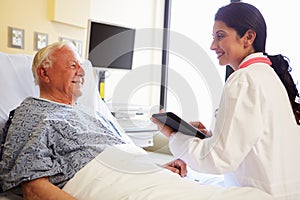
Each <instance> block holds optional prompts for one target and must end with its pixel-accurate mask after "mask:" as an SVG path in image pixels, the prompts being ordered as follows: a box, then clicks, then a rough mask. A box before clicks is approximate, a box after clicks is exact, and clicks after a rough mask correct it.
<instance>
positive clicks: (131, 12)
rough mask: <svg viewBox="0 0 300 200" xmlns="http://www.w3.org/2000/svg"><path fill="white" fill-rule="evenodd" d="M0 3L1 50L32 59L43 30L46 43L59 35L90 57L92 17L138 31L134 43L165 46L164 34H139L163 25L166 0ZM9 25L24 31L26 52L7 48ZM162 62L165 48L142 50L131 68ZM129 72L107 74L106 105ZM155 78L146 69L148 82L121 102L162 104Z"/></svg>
mask: <svg viewBox="0 0 300 200" xmlns="http://www.w3.org/2000/svg"><path fill="white" fill-rule="evenodd" d="M0 5H1V7H0V19H1V24H0V51H1V52H6V53H26V54H31V55H33V54H34V53H35V52H36V51H35V50H34V32H41V33H47V34H48V43H52V42H55V41H58V40H59V38H60V37H64V38H69V39H72V40H79V41H82V57H83V58H86V41H87V21H88V18H91V19H95V20H99V21H103V22H108V23H114V24H118V25H121V26H129V27H133V28H136V29H137V34H136V36H137V38H136V41H140V42H141V41H144V40H149V41H150V42H153V43H158V45H160V43H161V35H159V36H156V35H155V34H149V35H147V36H146V37H144V36H143V35H141V34H139V32H140V31H139V30H142V29H144V28H162V27H163V5H164V1H163V0H142V1H141V0H125V1H124V0H22V1H20V0H0ZM16 5H17V6H16ZM9 26H10V27H14V28H19V29H24V31H25V43H24V49H18V48H11V47H8V27H9ZM148 32H149V31H148ZM150 46H151V45H150ZM160 63H161V49H158V50H153V49H149V48H148V49H142V48H141V49H139V50H137V51H136V52H135V55H134V59H133V68H134V69H137V68H138V67H139V66H145V65H148V66H151V65H160ZM128 73H129V72H128V71H126V72H124V71H111V72H109V74H110V77H109V78H108V79H107V80H106V83H107V84H106V89H105V91H106V93H107V94H106V97H107V98H106V100H107V101H108V102H109V101H110V100H111V99H112V97H113V96H114V94H115V89H116V87H118V84H119V85H120V84H122V80H123V81H124V78H126V77H128V76H126V75H129V74H133V73H134V72H133V71H131V72H130V73H129V74H128ZM157 77H160V72H159V73H158V72H153V70H152V71H151V70H150V71H147V74H145V77H144V83H147V84H144V85H138V86H134V87H136V88H135V89H134V91H130V92H128V93H130V94H128V95H129V96H130V97H129V99H128V98H127V96H126V97H125V98H121V99H120V100H117V101H122V102H125V103H135V104H146V105H158V104H159V89H160V88H159V86H156V87H155V86H154V85H155V84H154V85H153V84H152V82H153V81H152V80H153V79H157ZM128 84H129V83H128ZM132 84H135V83H134V82H133V83H132ZM156 85H158V84H156Z"/></svg>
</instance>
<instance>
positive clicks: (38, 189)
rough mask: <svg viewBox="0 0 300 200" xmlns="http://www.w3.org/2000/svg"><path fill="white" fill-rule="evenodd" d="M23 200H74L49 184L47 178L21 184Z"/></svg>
mask: <svg viewBox="0 0 300 200" xmlns="http://www.w3.org/2000/svg"><path fill="white" fill-rule="evenodd" d="M22 188H23V199H24V200H40V199H41V200H54V199H59V200H76V199H75V198H74V197H72V196H71V195H70V194H68V193H66V192H65V191H63V190H61V189H60V188H58V187H57V186H55V185H53V184H52V183H50V182H49V180H48V178H47V177H43V178H38V179H35V180H32V181H26V182H23V183H22Z"/></svg>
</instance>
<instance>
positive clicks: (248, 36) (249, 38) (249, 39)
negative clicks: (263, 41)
mask: <svg viewBox="0 0 300 200" xmlns="http://www.w3.org/2000/svg"><path fill="white" fill-rule="evenodd" d="M255 38H256V32H255V31H254V30H252V29H249V30H248V31H246V33H245V34H244V36H243V39H244V47H245V48H247V47H249V46H251V45H252V44H253V42H254V40H255Z"/></svg>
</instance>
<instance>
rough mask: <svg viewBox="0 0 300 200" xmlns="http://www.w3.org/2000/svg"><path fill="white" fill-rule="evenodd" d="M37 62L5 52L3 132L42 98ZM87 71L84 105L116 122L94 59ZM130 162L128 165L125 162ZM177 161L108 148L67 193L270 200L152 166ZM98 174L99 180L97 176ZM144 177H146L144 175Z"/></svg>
mask: <svg viewBox="0 0 300 200" xmlns="http://www.w3.org/2000/svg"><path fill="white" fill-rule="evenodd" d="M32 59H33V57H32V56H30V55H25V54H7V53H2V52H0V76H1V77H0V94H1V98H0V128H2V127H3V125H4V123H5V121H6V120H7V118H8V114H9V112H10V111H11V110H13V109H14V108H15V107H16V106H18V105H19V104H20V103H21V101H22V100H23V99H24V98H25V97H28V96H36V97H38V96H39V90H38V87H37V86H36V85H35V84H34V81H33V76H32V73H31V63H32ZM84 69H85V72H86V77H85V85H84V88H83V96H82V97H80V99H79V103H81V104H83V105H86V106H89V107H90V108H91V112H94V111H95V110H98V111H99V110H100V111H101V112H102V113H103V114H104V115H106V116H107V117H108V118H109V119H111V120H113V121H115V118H114V117H113V116H112V115H111V113H110V111H109V109H108V107H107V106H106V104H105V103H104V102H103V101H102V100H101V99H100V97H99V95H98V94H97V87H96V82H95V79H94V73H93V69H92V66H91V64H90V62H89V61H86V62H85V64H84ZM91 97H93V98H91ZM112 158H114V159H112ZM125 158H126V159H127V160H126V162H124V159H125ZM172 159H173V158H172V157H171V156H170V155H162V154H158V153H153V152H150V153H149V152H146V151H144V150H143V149H141V148H139V147H136V146H134V145H120V146H118V147H111V148H107V150H105V151H104V152H103V153H101V154H100V155H99V156H98V157H96V158H95V159H94V160H93V161H92V162H90V163H89V164H88V165H87V166H85V167H84V168H83V169H82V170H80V171H79V172H78V173H77V174H76V175H75V177H74V178H73V179H71V180H70V181H69V182H68V183H67V184H66V186H65V187H64V188H63V189H64V190H65V191H67V192H69V193H71V194H72V195H74V196H76V197H77V198H78V199H84V200H93V199H99V198H103V199H105V200H108V199H135V200H145V199H159V198H165V199H168V200H169V199H203V200H206V199H207V200H208V199H214V200H218V199H222V200H227V199H228V200H229V199H230V200H232V199H234V200H237V199H241V200H247V199H249V200H250V199H251V200H253V199H255V200H259V199H263V200H265V199H271V198H270V197H269V196H268V195H267V194H265V193H263V192H261V191H259V190H256V189H254V188H228V189H222V188H219V187H215V186H204V185H203V186H202V185H201V184H200V183H198V182H197V181H194V180H198V181H199V179H198V178H197V174H192V175H190V176H189V178H179V177H178V175H177V174H174V173H172V172H170V171H169V170H166V169H163V168H161V167H158V165H156V164H153V163H158V164H163V163H166V162H168V161H171V160H172ZM141 160H142V161H143V162H142V163H141ZM95 172H97V173H95ZM96 174H97V175H98V178H95V177H96ZM141 174H143V175H142V176H140V175H141ZM151 174H155V175H151ZM194 175H195V176H194ZM191 176H192V177H191ZM190 179H191V180H190ZM182 182H188V183H182ZM170 186H171V187H172V188H173V189H172V191H170V190H169V189H170ZM18 199H22V198H21V197H20V196H16V195H14V194H12V193H0V200H18Z"/></svg>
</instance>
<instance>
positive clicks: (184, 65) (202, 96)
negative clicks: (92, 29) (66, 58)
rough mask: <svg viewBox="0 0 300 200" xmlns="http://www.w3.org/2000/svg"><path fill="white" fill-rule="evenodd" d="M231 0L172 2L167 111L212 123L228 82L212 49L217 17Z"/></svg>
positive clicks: (223, 69) (185, 117)
mask: <svg viewBox="0 0 300 200" xmlns="http://www.w3.org/2000/svg"><path fill="white" fill-rule="evenodd" d="M229 2H230V1H229V0H220V1H209V2H207V3H204V2H203V1H199V0H189V1H172V3H171V17H170V30H171V31H170V43H169V50H170V54H169V65H168V66H169V68H168V83H167V84H168V86H167V89H168V90H167V101H166V110H167V111H172V112H174V113H176V114H178V115H179V116H181V117H183V118H184V119H186V120H187V121H191V120H200V121H202V122H203V123H204V124H205V125H206V126H207V127H208V126H209V124H211V121H212V117H213V116H214V112H215V109H216V108H217V106H218V103H219V98H220V95H221V92H222V88H223V83H224V80H225V69H226V67H225V66H219V64H218V60H217V58H216V54H215V52H213V51H211V50H210V45H211V42H212V28H213V23H214V14H215V13H216V12H217V9H218V8H219V7H221V6H223V5H225V4H228V3H229Z"/></svg>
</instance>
